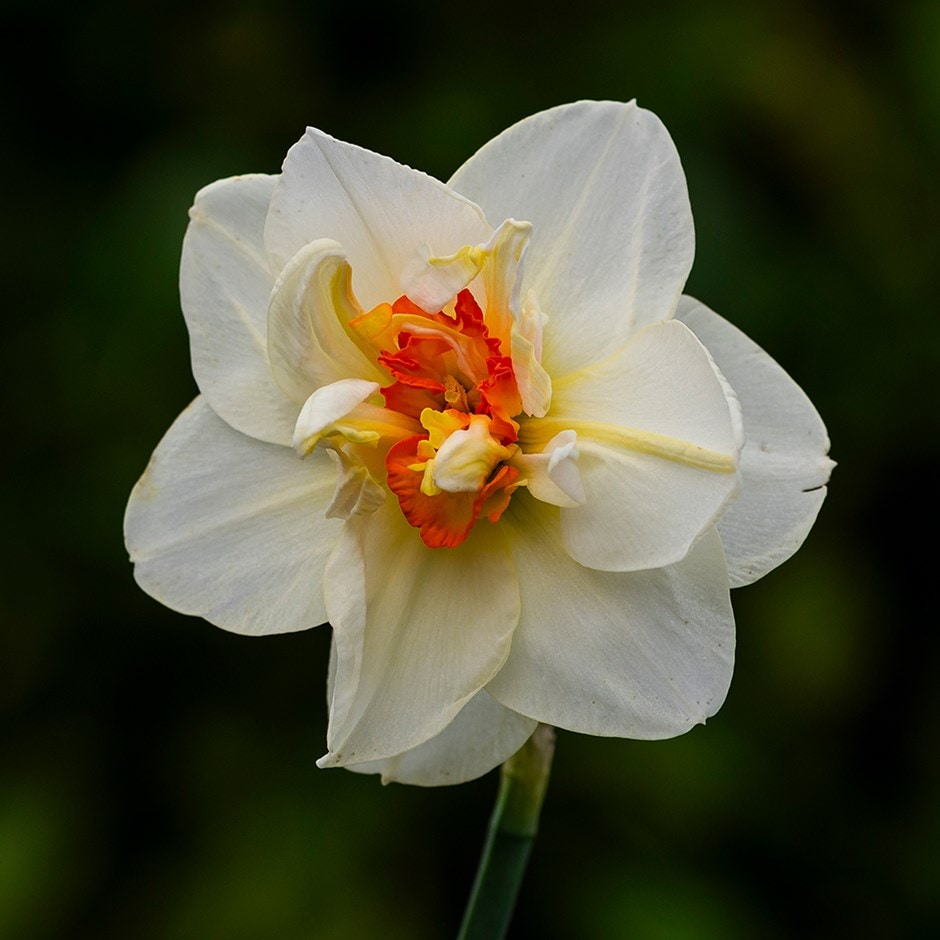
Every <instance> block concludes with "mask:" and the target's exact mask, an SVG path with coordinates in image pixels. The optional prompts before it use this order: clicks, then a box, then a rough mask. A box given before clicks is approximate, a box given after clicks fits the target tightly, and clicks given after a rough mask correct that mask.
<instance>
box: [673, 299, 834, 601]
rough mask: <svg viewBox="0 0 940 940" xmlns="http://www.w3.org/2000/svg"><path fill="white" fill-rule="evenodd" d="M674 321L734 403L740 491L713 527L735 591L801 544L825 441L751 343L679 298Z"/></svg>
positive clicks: (792, 386) (818, 499)
mask: <svg viewBox="0 0 940 940" xmlns="http://www.w3.org/2000/svg"><path fill="white" fill-rule="evenodd" d="M677 316H678V317H679V318H680V319H681V320H682V321H683V322H684V323H686V324H688V325H689V327H691V328H692V329H693V330H694V331H695V334H696V336H698V338H699V339H700V340H701V341H702V342H703V343H704V344H705V345H706V346H707V347H708V350H709V352H710V353H711V354H712V356H713V357H714V359H715V361H716V363H717V364H718V367H719V368H720V369H721V371H722V372H723V373H724V375H725V378H727V379H728V381H729V382H730V383H731V385H732V386H733V388H734V390H735V392H736V393H737V395H738V398H739V399H740V402H741V408H742V411H743V417H744V435H745V445H744V450H743V451H742V452H741V459H740V464H739V469H740V474H741V491H740V493H739V494H738V497H737V499H736V500H735V501H734V502H733V503H732V504H731V506H730V507H729V508H728V511H727V512H726V513H725V514H724V516H722V518H721V521H720V522H719V523H718V531H719V533H720V534H721V540H722V542H723V544H724V548H725V555H726V557H727V559H728V567H729V570H730V573H731V584H732V586H733V587H738V586H740V585H742V584H750V583H751V582H752V581H756V580H757V579H758V578H760V577H763V575H765V574H766V573H767V572H768V571H770V570H771V569H772V568H775V567H776V566H777V565H779V564H780V563H781V562H784V561H786V560H787V559H788V558H789V557H790V555H792V554H793V553H794V552H795V551H796V550H797V549H798V548H799V547H800V545H802V544H803V540H804V539H805V538H806V536H807V534H808V533H809V530H810V528H812V525H813V522H814V521H815V519H816V514H817V513H818V512H819V507H820V506H821V505H822V502H823V499H825V496H826V488H825V484H826V481H827V480H828V479H829V474H830V473H831V471H832V468H833V467H834V466H835V464H834V463H833V462H832V461H831V460H830V459H829V458H828V457H827V456H826V454H827V453H828V451H829V437H828V435H827V434H826V428H825V426H824V425H823V422H822V419H821V418H820V417H819V415H818V413H817V412H816V409H815V408H814V407H813V404H812V402H811V401H810V400H809V399H808V398H807V397H806V395H805V394H804V393H803V390H802V389H801V388H800V387H799V386H798V385H797V384H796V382H794V381H793V379H791V378H790V376H788V375H787V374H786V372H784V371H783V369H781V368H780V366H779V365H777V363H776V362H774V360H773V359H771V358H770V356H768V355H767V353H765V352H764V351H763V350H762V349H761V348H760V347H759V346H758V345H757V344H756V343H754V342H752V341H751V340H750V339H748V338H747V337H746V336H745V335H744V334H743V333H742V332H741V331H740V330H738V329H737V328H736V327H734V326H732V325H731V324H730V323H728V321H727V320H724V319H722V318H721V317H720V316H718V314H716V313H714V312H712V311H711V310H709V309H708V308H707V307H706V306H704V304H701V303H699V302H698V301H697V300H693V299H692V298H691V297H683V298H682V302H681V303H680V305H679V311H678V313H677Z"/></svg>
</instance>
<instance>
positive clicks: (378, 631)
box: [320, 499, 519, 766]
mask: <svg viewBox="0 0 940 940" xmlns="http://www.w3.org/2000/svg"><path fill="white" fill-rule="evenodd" d="M325 583H326V601H327V610H328V612H329V620H330V623H332V624H333V631H334V642H335V645H336V654H337V670H336V684H335V688H334V690H333V695H332V697H331V702H330V728H329V734H328V745H329V749H330V753H329V754H328V755H327V756H326V757H325V758H323V759H322V760H321V762H320V763H321V766H341V765H345V764H358V763H362V762H364V761H372V760H379V759H382V758H387V757H392V756H394V755H396V754H401V753H402V752H404V751H408V750H411V749H412V748H414V747H417V746H418V745H419V744H423V743H424V742H426V741H428V740H429V739H430V738H433V737H434V736H435V735H437V734H439V733H440V732H441V731H443V730H444V728H446V727H447V726H448V725H449V724H450V723H451V722H452V721H453V720H454V718H456V717H457V715H458V713H459V712H460V711H461V709H462V708H463V707H464V706H465V705H466V704H467V702H469V701H470V699H471V698H472V697H473V696H474V695H475V694H476V693H477V692H479V690H480V689H481V688H482V687H483V686H484V685H486V683H487V682H489V680H490V679H492V678H493V676H494V675H495V674H496V673H497V672H498V670H499V668H500V666H502V664H503V663H504V662H505V660H506V656H507V655H508V654H509V644H510V641H511V639H512V632H513V629H514V628H515V625H516V622H517V620H518V617H519V587H518V584H517V582H516V577H515V572H514V570H513V567H512V561H511V559H510V557H509V553H508V550H507V548H506V546H505V544H504V539H503V536H502V533H501V530H500V526H498V525H495V526H494V525H491V524H490V523H488V522H485V521H483V522H480V523H478V524H477V526H476V528H475V529H474V531H473V532H472V533H471V535H470V538H468V539H467V541H466V542H464V543H463V544H462V545H460V546H458V547H457V548H452V549H429V548H427V547H426V546H425V545H424V543H423V542H422V541H421V539H420V538H419V536H418V532H417V530H416V529H413V528H412V527H411V526H409V525H408V523H407V522H406V521H405V519H404V517H403V516H402V514H401V510H400V508H399V506H398V503H397V501H396V500H394V499H388V500H386V501H385V504H384V505H383V506H382V507H380V508H379V509H378V510H376V512H375V513H373V514H372V515H370V516H366V517H363V516H359V517H355V518H352V519H350V520H349V521H348V522H347V523H346V526H345V528H344V530H343V533H342V536H341V539H340V542H339V544H338V545H337V548H336V551H335V552H334V554H333V556H332V557H331V559H330V562H329V565H328V567H327V573H326V581H325Z"/></svg>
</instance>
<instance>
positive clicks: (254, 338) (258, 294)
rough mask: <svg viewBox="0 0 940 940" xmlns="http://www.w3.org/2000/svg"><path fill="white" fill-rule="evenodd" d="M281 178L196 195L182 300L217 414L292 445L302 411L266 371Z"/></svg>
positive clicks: (199, 373)
mask: <svg viewBox="0 0 940 940" xmlns="http://www.w3.org/2000/svg"><path fill="white" fill-rule="evenodd" d="M276 182H277V177H276V176H260V175H259V176H236V177H234V178H233V179H226V180H219V181H218V182H217V183H213V184H212V185H211V186H207V187H206V188H205V189H202V190H200V191H199V192H198V193H197V194H196V201H195V204H194V205H193V207H192V209H190V211H189V216H190V223H189V228H188V229H187V230H186V238H185V239H184V240H183V257H182V260H181V262H180V297H181V300H182V305H183V314H184V315H185V317H186V325H187V327H188V328H189V337H190V346H191V352H192V363H193V375H194V376H195V378H196V383H197V384H198V385H199V388H200V390H201V391H202V393H203V394H204V395H205V396H206V398H207V399H208V401H209V403H210V404H211V405H212V408H213V410H214V411H215V412H216V414H218V415H220V416H221V417H222V418H224V419H225V421H227V422H228V423H229V424H230V425H231V426H232V427H233V428H235V429H236V430H239V431H241V432H243V433H244V434H248V435H250V436H251V437H255V438H258V440H262V441H270V442H272V443H276V444H283V443H286V442H288V441H290V435H291V429H292V428H293V426H294V420H295V419H296V417H297V407H296V405H294V404H293V403H292V402H290V401H288V400H286V399H285V398H284V395H283V393H282V392H281V390H280V389H279V388H278V387H277V385H276V384H275V382H274V379H273V377H272V375H271V370H270V367H269V366H268V348H267V332H268V327H267V322H268V320H267V318H268V298H269V297H270V294H271V288H272V287H273V286H274V275H273V274H271V272H270V271H269V270H268V265H267V260H266V259H265V255H264V244H263V233H264V220H265V217H266V216H267V212H268V204H269V202H270V201H271V194H272V193H273V192H274V186H275V183H276Z"/></svg>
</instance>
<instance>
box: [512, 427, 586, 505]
mask: <svg viewBox="0 0 940 940" xmlns="http://www.w3.org/2000/svg"><path fill="white" fill-rule="evenodd" d="M580 455H581V452H580V451H579V450H578V435H577V434H575V432H574V431H559V433H558V434H556V435H555V436H554V437H553V438H552V439H551V440H550V441H549V442H548V444H547V445H546V446H545V450H543V451H542V452H541V453H539V454H523V453H518V454H517V455H516V456H515V457H513V459H512V460H511V461H510V463H511V464H512V465H513V466H514V467H515V468H516V469H517V470H518V471H519V472H520V473H521V474H522V477H523V479H524V480H525V486H526V487H527V489H528V490H529V492H530V493H531V494H532V495H533V496H534V497H535V498H536V499H539V500H541V501H542V502H543V503H551V504H552V505H553V506H564V507H566V508H569V509H570V508H573V507H575V506H583V505H584V503H585V501H586V497H585V495H584V484H583V483H582V482H581V474H580V472H579V471H578V458H579V457H580Z"/></svg>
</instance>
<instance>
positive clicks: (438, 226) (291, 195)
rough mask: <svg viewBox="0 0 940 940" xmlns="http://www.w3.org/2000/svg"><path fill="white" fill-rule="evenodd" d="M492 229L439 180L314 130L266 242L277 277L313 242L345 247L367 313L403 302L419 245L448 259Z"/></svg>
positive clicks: (292, 165)
mask: <svg viewBox="0 0 940 940" xmlns="http://www.w3.org/2000/svg"><path fill="white" fill-rule="evenodd" d="M490 231H491V229H490V226H489V225H487V223H486V220H485V219H484V217H483V213H482V212H481V211H480V209H479V207H478V206H475V205H474V204H473V203H471V202H470V201H469V200H467V199H465V198H463V197H462V196H458V195H457V194H456V193H454V192H453V191H452V190H450V189H448V188H447V187H446V186H445V185H444V184H443V183H441V182H439V181H438V180H435V179H432V178H431V177H430V176H426V175H425V174H423V173H419V172H418V171H416V170H412V169H411V168H410V167H406V166H402V165H401V164H399V163H396V162H395V161H394V160H390V159H389V158H388V157H382V156H379V155H378V154H376V153H371V152H370V151H368V150H363V149H362V148H361V147H355V146H353V145H352V144H346V143H343V142H342V141H339V140H336V139H334V138H333V137H330V136H329V135H327V134H324V133H322V132H321V131H317V130H314V129H313V128H309V129H308V130H307V133H306V134H305V135H304V136H303V137H302V138H301V139H300V141H299V142H298V143H297V144H295V145H294V146H293V147H291V149H290V151H289V152H288V154H287V159H286V160H285V161H284V168H283V173H282V175H281V178H280V182H279V183H278V186H277V189H276V191H275V193H274V196H273V198H272V200H271V210H270V213H269V215H268V220H267V225H266V227H265V236H264V237H265V245H266V248H267V252H268V257H269V259H270V263H271V267H272V270H274V271H276V272H278V271H280V269H281V268H282V267H283V266H284V265H285V264H287V262H288V261H289V260H290V259H291V258H292V257H293V256H294V255H295V254H296V253H297V252H298V251H299V250H300V249H301V248H302V247H303V246H304V245H306V244H307V243H308V242H311V241H314V240H315V239H319V238H332V239H335V240H336V241H338V242H340V243H341V244H342V245H343V247H344V248H345V249H346V251H347V253H348V257H349V261H350V263H351V265H352V269H353V287H354V288H355V292H356V296H357V297H358V298H359V300H360V301H361V302H362V304H363V306H364V307H365V309H367V310H369V309H371V308H372V307H374V306H375V305H376V304H379V303H383V302H389V303H390V302H391V301H393V300H395V298H396V297H398V295H399V294H400V293H401V288H400V285H399V279H400V277H401V274H402V272H403V271H404V270H405V267H406V265H407V264H408V262H409V261H411V260H412V259H413V258H414V257H415V255H416V254H417V252H418V249H419V248H420V246H421V245H425V244H426V245H431V246H433V249H434V251H435V252H437V253H439V254H440V255H443V256H446V255H450V254H453V253H454V252H456V251H457V250H458V249H460V248H461V247H462V246H464V245H476V244H479V243H480V242H485V241H486V239H487V238H488V237H489V234H490Z"/></svg>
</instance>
